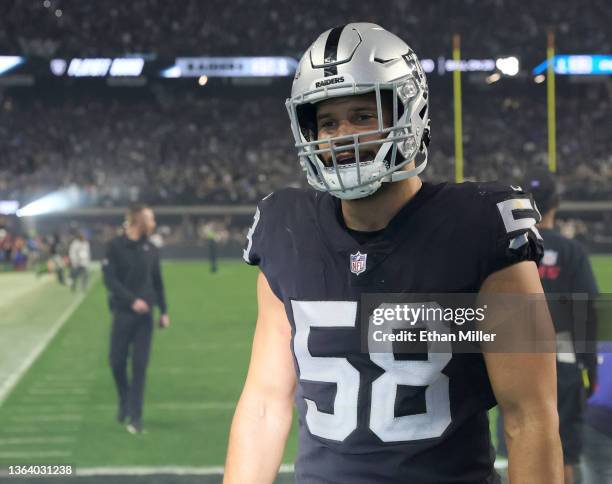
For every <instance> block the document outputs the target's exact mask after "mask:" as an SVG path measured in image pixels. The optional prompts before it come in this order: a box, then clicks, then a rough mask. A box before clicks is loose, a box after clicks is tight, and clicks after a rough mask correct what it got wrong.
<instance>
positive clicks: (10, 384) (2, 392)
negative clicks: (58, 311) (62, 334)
mask: <svg viewBox="0 0 612 484" xmlns="http://www.w3.org/2000/svg"><path fill="white" fill-rule="evenodd" d="M92 282H93V281H92ZM92 285H93V284H92ZM90 287H91V285H90ZM88 293H89V290H88V291H87V293H80V294H79V296H78V297H77V299H76V300H75V301H73V302H72V304H71V305H70V306H68V308H66V310H65V311H64V312H63V314H62V315H61V316H60V317H59V319H58V320H57V321H56V322H55V324H54V325H53V326H52V327H51V329H50V330H49V332H48V333H47V334H46V336H45V337H44V338H43V340H42V341H41V342H40V343H39V344H38V345H37V346H36V347H35V348H34V349H33V350H32V351H31V352H30V354H29V355H28V357H27V358H26V359H25V360H23V362H22V363H21V366H20V367H19V368H18V369H17V371H16V372H15V373H13V374H12V375H11V376H10V377H9V378H8V379H7V380H6V381H5V382H4V383H3V384H2V385H0V407H2V404H3V403H4V401H5V400H6V397H8V395H9V393H10V392H11V391H12V390H13V388H15V385H17V383H18V382H19V380H21V378H22V377H23V375H25V373H26V372H27V371H28V370H29V369H30V367H31V366H32V365H33V364H34V362H35V361H36V359H37V358H38V357H39V356H40V354H41V353H42V352H43V351H44V350H45V348H46V347H47V346H48V345H49V343H50V342H51V340H52V339H53V338H54V337H55V335H56V334H57V332H58V331H59V330H60V328H61V327H62V326H63V325H64V323H65V322H66V321H67V320H68V318H69V317H70V316H72V313H73V312H74V311H75V309H76V308H77V307H79V305H80V304H81V303H82V302H83V299H84V298H85V296H86V294H88Z"/></svg>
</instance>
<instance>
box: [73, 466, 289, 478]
mask: <svg viewBox="0 0 612 484" xmlns="http://www.w3.org/2000/svg"><path fill="white" fill-rule="evenodd" d="M278 472H279V474H287V473H290V472H293V464H283V465H281V466H280V469H279V470H278ZM157 474H171V475H198V476H220V475H222V474H223V467H221V466H211V467H181V466H159V467H89V468H78V469H77V472H76V475H77V476H148V475H157Z"/></svg>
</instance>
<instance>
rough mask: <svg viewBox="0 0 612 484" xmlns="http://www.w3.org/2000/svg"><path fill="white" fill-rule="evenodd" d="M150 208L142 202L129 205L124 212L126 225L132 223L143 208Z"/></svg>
mask: <svg viewBox="0 0 612 484" xmlns="http://www.w3.org/2000/svg"><path fill="white" fill-rule="evenodd" d="M148 208H150V207H149V206H148V205H146V204H144V203H134V204H132V205H130V206H129V207H128V209H127V211H126V212H125V221H126V223H127V224H128V225H132V224H133V223H134V221H135V220H136V217H137V216H138V214H140V213H142V212H143V211H144V210H147V209H148Z"/></svg>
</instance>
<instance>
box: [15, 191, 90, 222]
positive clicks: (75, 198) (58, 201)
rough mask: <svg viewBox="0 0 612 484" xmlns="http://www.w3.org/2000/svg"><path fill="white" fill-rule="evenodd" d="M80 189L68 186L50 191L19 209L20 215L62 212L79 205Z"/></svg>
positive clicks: (17, 213) (29, 215) (31, 215)
mask: <svg viewBox="0 0 612 484" xmlns="http://www.w3.org/2000/svg"><path fill="white" fill-rule="evenodd" d="M78 202H79V190H78V189H77V188H66V189H64V190H59V191H57V192H53V193H49V194H48V195H45V196H44V197H42V198H39V199H38V200H34V201H33V202H32V203H28V204H27V205H26V206H24V207H22V208H20V209H19V210H17V212H16V215H17V216H18V217H35V216H36V215H43V214H46V213H52V212H61V211H63V210H67V209H69V208H72V207H74V206H76V205H78Z"/></svg>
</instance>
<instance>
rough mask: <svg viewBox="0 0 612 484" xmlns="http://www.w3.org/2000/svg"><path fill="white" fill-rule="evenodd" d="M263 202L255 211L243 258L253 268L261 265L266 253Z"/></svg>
mask: <svg viewBox="0 0 612 484" xmlns="http://www.w3.org/2000/svg"><path fill="white" fill-rule="evenodd" d="M260 205H261V202H260V203H259V204H258V205H257V208H256V209H255V215H253V223H252V224H251V228H250V229H249V231H248V232H247V236H246V239H247V240H246V246H245V248H244V250H243V251H242V258H243V259H244V261H245V262H246V263H247V264H249V265H251V266H258V265H259V264H260V263H261V255H262V254H263V253H264V252H265V238H264V230H263V223H262V222H261V207H260Z"/></svg>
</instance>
